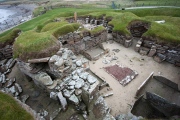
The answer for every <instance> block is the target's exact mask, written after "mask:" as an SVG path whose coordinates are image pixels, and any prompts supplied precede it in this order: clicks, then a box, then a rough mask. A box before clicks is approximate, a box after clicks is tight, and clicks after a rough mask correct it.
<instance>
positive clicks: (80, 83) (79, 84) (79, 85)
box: [75, 78, 84, 89]
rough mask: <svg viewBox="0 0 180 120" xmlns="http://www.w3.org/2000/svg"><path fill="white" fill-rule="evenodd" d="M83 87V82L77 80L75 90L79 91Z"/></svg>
mask: <svg viewBox="0 0 180 120" xmlns="http://www.w3.org/2000/svg"><path fill="white" fill-rule="evenodd" d="M83 86H84V80H83V79H81V78H79V79H78V80H77V82H76V84H75V88H77V89H79V88H81V87H83Z"/></svg>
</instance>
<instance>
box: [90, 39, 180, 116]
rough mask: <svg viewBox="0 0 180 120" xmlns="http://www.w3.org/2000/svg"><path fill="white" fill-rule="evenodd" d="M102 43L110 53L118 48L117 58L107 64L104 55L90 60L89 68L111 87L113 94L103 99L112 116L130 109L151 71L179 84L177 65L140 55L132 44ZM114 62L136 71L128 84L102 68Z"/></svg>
mask: <svg viewBox="0 0 180 120" xmlns="http://www.w3.org/2000/svg"><path fill="white" fill-rule="evenodd" d="M103 45H104V47H105V48H109V49H110V53H113V51H112V50H113V49H119V50H120V51H119V52H118V53H116V54H115V55H116V56H117V57H118V60H115V61H112V62H111V63H109V64H104V63H102V61H103V59H104V57H105V56H106V55H105V56H103V57H102V58H100V59H99V60H97V61H96V62H93V61H90V62H89V64H90V69H91V70H92V71H93V72H95V73H96V74H97V75H99V77H100V78H102V79H104V80H105V81H106V82H108V83H109V85H110V87H111V88H112V91H109V92H113V93H114V95H113V96H111V97H107V98H105V100H106V102H107V104H108V106H109V107H110V108H111V109H112V111H111V114H112V115H113V116H116V115H118V114H120V113H127V112H129V111H130V109H131V107H132V105H133V104H134V102H135V100H136V99H135V98H134V97H135V93H136V91H137V89H138V87H139V86H140V85H141V84H142V82H143V81H144V80H145V79H146V78H147V77H148V76H149V75H150V73H151V72H153V71H154V74H155V75H158V74H161V75H163V76H164V77H166V78H168V79H170V80H172V81H173V82H175V83H177V84H179V85H180V81H179V80H180V68H179V67H175V66H174V65H172V64H169V63H167V62H163V63H157V62H155V61H154V60H153V58H151V57H147V56H141V55H140V54H139V53H137V52H135V51H134V49H133V47H134V45H133V46H132V47H131V48H125V47H124V46H122V45H120V44H118V43H116V42H114V43H112V44H109V43H103ZM109 59H110V58H109ZM115 63H118V64H122V65H124V66H126V67H129V68H131V69H132V70H135V71H137V72H138V74H139V75H138V76H137V77H136V78H135V79H134V80H133V81H131V82H130V83H129V84H128V85H126V86H125V87H123V86H122V85H121V84H120V83H119V82H118V81H117V80H115V79H114V78H113V77H112V76H111V75H109V74H108V73H106V72H105V71H104V70H103V69H102V68H103V67H105V66H109V65H113V64H115ZM106 91H107V90H106Z"/></svg>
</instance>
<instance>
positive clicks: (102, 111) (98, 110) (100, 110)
mask: <svg viewBox="0 0 180 120" xmlns="http://www.w3.org/2000/svg"><path fill="white" fill-rule="evenodd" d="M108 109H109V108H108V106H107V103H106V102H105V100H104V98H103V97H102V96H100V97H99V98H98V99H97V100H96V102H95V104H94V108H93V113H94V115H95V117H96V118H101V117H104V116H105V115H106V114H107V112H108Z"/></svg>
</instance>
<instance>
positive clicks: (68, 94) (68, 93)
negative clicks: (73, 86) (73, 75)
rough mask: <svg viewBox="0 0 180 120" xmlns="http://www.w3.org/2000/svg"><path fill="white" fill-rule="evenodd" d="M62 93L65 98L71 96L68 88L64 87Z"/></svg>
mask: <svg viewBox="0 0 180 120" xmlns="http://www.w3.org/2000/svg"><path fill="white" fill-rule="evenodd" d="M63 95H64V96H65V97H66V98H69V97H70V96H71V92H70V91H69V90H67V89H65V90H64V91H63Z"/></svg>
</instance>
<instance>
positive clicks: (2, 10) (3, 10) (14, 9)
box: [0, 4, 37, 33]
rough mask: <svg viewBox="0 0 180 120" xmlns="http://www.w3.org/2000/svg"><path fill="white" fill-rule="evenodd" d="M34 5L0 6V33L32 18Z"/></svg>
mask: <svg viewBox="0 0 180 120" xmlns="http://www.w3.org/2000/svg"><path fill="white" fill-rule="evenodd" d="M36 7H37V5H35V4H19V5H0V14H1V16H0V33H2V32H4V31H6V30H7V29H10V28H12V27H14V26H17V25H19V24H21V23H23V22H26V21H29V20H31V19H32V18H33V15H32V13H33V10H34V9H35V8H36Z"/></svg>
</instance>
